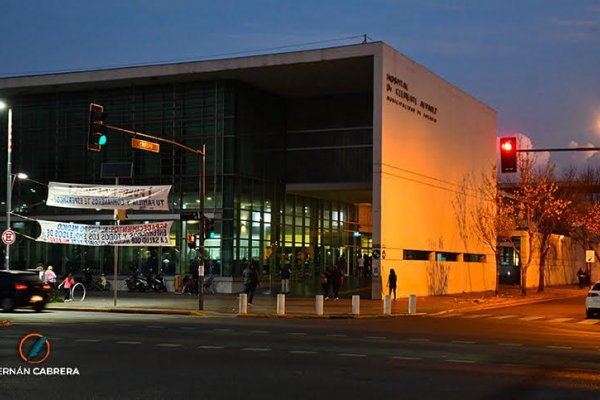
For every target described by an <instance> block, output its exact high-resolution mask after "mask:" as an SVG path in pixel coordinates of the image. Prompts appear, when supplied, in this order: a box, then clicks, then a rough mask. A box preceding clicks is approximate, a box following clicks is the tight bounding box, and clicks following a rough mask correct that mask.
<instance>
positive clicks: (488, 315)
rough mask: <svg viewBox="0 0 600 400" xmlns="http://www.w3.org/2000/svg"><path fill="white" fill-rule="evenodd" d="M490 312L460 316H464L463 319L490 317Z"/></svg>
mask: <svg viewBox="0 0 600 400" xmlns="http://www.w3.org/2000/svg"><path fill="white" fill-rule="evenodd" d="M491 316H492V314H471V315H463V316H461V318H465V319H475V318H485V317H491Z"/></svg>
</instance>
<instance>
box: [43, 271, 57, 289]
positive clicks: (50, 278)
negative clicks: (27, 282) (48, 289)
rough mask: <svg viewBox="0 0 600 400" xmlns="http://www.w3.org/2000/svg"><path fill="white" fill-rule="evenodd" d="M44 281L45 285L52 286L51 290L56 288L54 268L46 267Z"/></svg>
mask: <svg viewBox="0 0 600 400" xmlns="http://www.w3.org/2000/svg"><path fill="white" fill-rule="evenodd" d="M44 279H45V280H46V283H49V284H50V285H52V289H54V286H56V274H55V273H54V267H52V265H48V269H47V270H46V274H45V275H44Z"/></svg>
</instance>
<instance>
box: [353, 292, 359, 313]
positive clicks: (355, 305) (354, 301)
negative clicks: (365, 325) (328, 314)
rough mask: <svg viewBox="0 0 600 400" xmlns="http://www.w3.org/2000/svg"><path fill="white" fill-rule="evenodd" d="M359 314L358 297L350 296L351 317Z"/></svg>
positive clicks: (355, 295)
mask: <svg viewBox="0 0 600 400" xmlns="http://www.w3.org/2000/svg"><path fill="white" fill-rule="evenodd" d="M359 314H360V296H359V295H357V294H354V295H352V315H359Z"/></svg>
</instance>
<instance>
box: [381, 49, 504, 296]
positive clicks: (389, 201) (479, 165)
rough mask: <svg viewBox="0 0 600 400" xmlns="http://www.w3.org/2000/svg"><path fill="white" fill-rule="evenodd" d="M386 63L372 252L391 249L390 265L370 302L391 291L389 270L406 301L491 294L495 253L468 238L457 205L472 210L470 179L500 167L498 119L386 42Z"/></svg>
mask: <svg viewBox="0 0 600 400" xmlns="http://www.w3.org/2000/svg"><path fill="white" fill-rule="evenodd" d="M379 56H380V57H379V58H378V59H377V60H376V62H375V70H376V71H375V75H376V77H375V79H376V84H375V90H374V98H375V103H376V104H375V113H374V114H375V116H376V117H375V118H381V119H380V120H379V121H374V131H375V132H374V146H373V147H374V155H373V159H374V165H373V171H374V174H373V175H374V176H373V181H374V188H373V227H374V230H373V243H374V244H373V247H374V248H376V247H377V246H378V245H379V246H380V247H381V249H382V254H383V250H385V259H384V258H383V257H382V259H381V261H380V264H381V272H382V273H381V281H379V282H377V280H375V279H374V283H373V297H375V298H377V297H378V296H379V295H380V293H381V292H383V291H385V289H386V288H385V283H386V281H387V276H388V273H389V269H390V268H394V269H395V270H396V273H397V274H398V292H399V295H402V296H404V295H408V294H410V293H415V294H417V295H427V294H446V293H457V292H462V291H481V290H489V289H493V287H494V282H495V273H494V271H495V264H494V263H495V261H494V255H493V254H491V252H490V250H489V248H486V246H485V245H484V244H483V243H482V242H480V241H479V240H477V239H476V238H474V237H473V235H469V234H468V232H469V227H468V226H467V225H468V224H469V221H468V220H467V221H465V220H464V219H463V221H462V222H461V221H460V217H461V215H460V213H459V211H458V208H463V211H462V212H463V217H464V215H468V208H469V207H470V206H471V204H470V202H469V201H468V198H462V199H461V196H460V187H461V182H463V180H464V178H465V177H466V176H469V175H471V174H473V175H474V176H480V175H481V173H482V172H483V171H485V170H487V169H488V168H490V166H491V165H493V164H494V162H495V140H496V139H495V138H496V113H495V112H494V110H492V109H491V108H489V107H488V106H486V105H485V104H483V103H481V102H479V101H478V100H476V99H474V98H473V97H471V96H469V95H468V94H466V93H464V92H462V91H460V90H459V89H458V88H456V87H455V86H452V85H451V84H449V83H448V82H446V81H444V80H443V79H441V78H440V77H438V76H436V75H434V74H433V73H431V72H430V71H428V70H426V69H425V68H423V67H422V66H420V65H418V64H416V63H415V62H413V61H411V60H410V59H408V58H407V57H405V56H403V55H402V54H400V53H398V52H396V51H395V50H393V49H391V48H389V47H387V46H385V45H382V47H381V54H380V55H379ZM379 116H380V117H379ZM457 202H458V203H462V206H458V207H457ZM464 209H466V211H465V210H464ZM465 224H466V225H465ZM407 250H413V251H421V252H427V253H428V254H429V256H428V257H427V258H428V259H427V260H416V261H415V260H411V261H407V260H405V258H406V251H407ZM448 253H449V254H448ZM464 254H474V255H477V256H478V257H477V259H478V260H481V262H473V261H472V262H466V261H464V260H466V259H472V258H471V257H465V256H464ZM480 256H484V257H480ZM448 259H450V260H448ZM376 263H377V262H375V263H374V265H373V266H374V271H375V272H377V267H378V266H377V265H376ZM378 285H381V286H378Z"/></svg>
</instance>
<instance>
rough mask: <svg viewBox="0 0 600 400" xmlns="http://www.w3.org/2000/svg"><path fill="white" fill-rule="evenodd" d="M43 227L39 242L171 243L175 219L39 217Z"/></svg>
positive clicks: (158, 244)
mask: <svg viewBox="0 0 600 400" xmlns="http://www.w3.org/2000/svg"><path fill="white" fill-rule="evenodd" d="M37 222H38V223H39V224H40V226H41V228H42V232H41V234H40V236H39V237H38V238H37V239H36V240H37V241H39V242H48V243H63V244H79V245H82V246H171V241H170V240H169V233H170V231H171V225H172V224H173V221H167V222H153V223H150V224H140V225H85V224H75V223H72V222H56V221H44V220H37Z"/></svg>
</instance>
